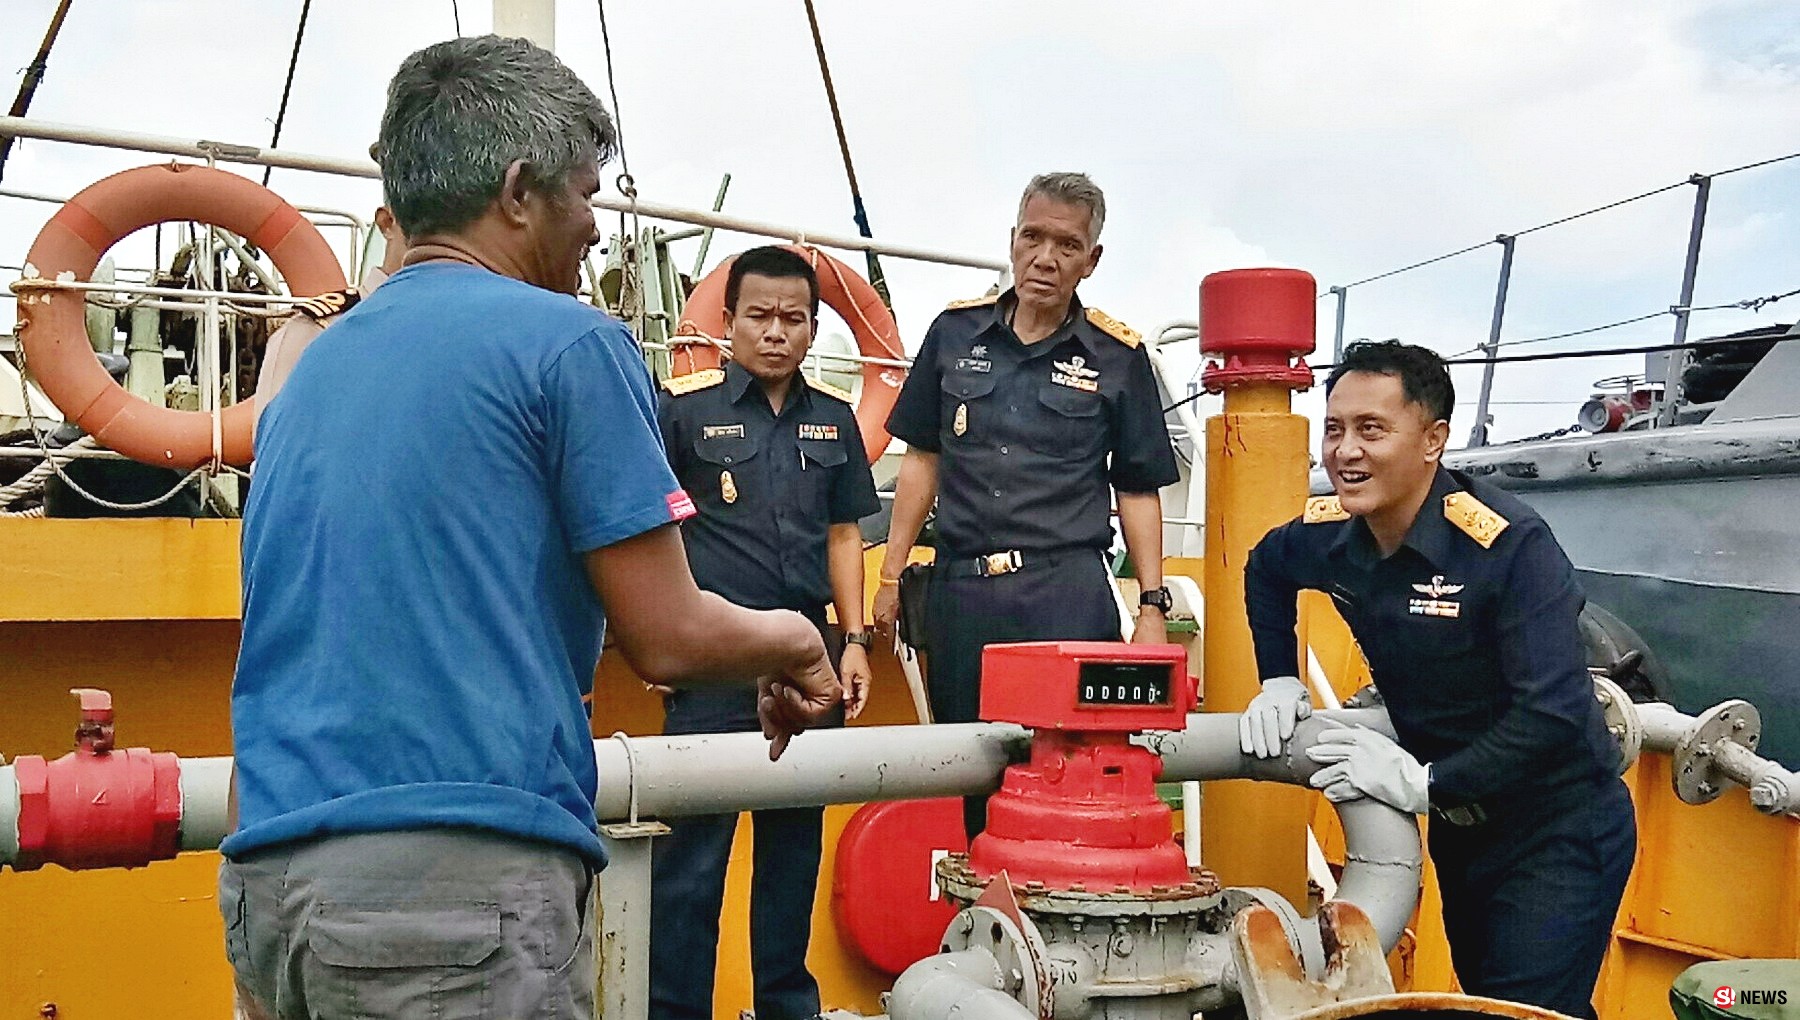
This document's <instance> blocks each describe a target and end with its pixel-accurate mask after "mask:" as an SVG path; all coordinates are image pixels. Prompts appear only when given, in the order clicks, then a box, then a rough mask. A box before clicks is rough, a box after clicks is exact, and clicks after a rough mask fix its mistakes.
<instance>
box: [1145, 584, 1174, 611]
mask: <svg viewBox="0 0 1800 1020" xmlns="http://www.w3.org/2000/svg"><path fill="white" fill-rule="evenodd" d="M1138 605H1140V606H1150V607H1151V608H1153V609H1158V610H1161V611H1162V612H1163V613H1165V614H1167V613H1168V612H1169V611H1170V610H1172V609H1174V608H1175V596H1173V595H1170V594H1169V589H1167V588H1150V589H1148V590H1146V591H1143V592H1141V593H1139V595H1138Z"/></svg>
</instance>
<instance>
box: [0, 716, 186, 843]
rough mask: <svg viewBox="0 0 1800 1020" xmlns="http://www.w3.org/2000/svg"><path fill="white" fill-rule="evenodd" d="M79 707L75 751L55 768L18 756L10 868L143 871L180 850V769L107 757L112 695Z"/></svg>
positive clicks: (156, 761) (161, 756)
mask: <svg viewBox="0 0 1800 1020" xmlns="http://www.w3.org/2000/svg"><path fill="white" fill-rule="evenodd" d="M70 693H72V694H74V695H75V696H76V697H77V698H79V699H80V700H81V723H80V725H79V726H78V727H77V728H76V730H75V743H76V749H75V750H74V751H71V752H70V753H68V754H65V755H63V756H62V757H61V758H58V759H56V760H55V761H45V760H44V758H42V757H41V756H39V755H34V754H33V755H22V756H20V757H19V758H17V759H15V760H14V761H13V775H14V778H16V779H17V781H18V784H19V854H18V859H17V860H16V861H15V862H14V864H13V867H14V868H16V869H17V870H19V871H30V870H33V869H35V868H39V867H42V866H43V865H45V864H60V865H62V866H63V867H65V868H69V869H71V870H74V869H81V868H112V867H125V868H132V867H142V866H143V865H145V864H148V863H150V862H151V861H153V860H163V859H166V858H170V857H174V856H175V854H176V852H177V851H178V850H180V848H181V762H180V759H178V758H177V757H176V756H175V755H173V754H171V753H168V752H152V751H150V750H148V749H147V748H142V747H132V748H127V749H125V750H123V751H115V750H113V708H112V695H111V694H108V693H107V692H106V691H102V690H95V689H93V688H77V689H76V690H74V691H71V692H70Z"/></svg>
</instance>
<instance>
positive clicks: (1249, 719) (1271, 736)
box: [1238, 676, 1312, 758]
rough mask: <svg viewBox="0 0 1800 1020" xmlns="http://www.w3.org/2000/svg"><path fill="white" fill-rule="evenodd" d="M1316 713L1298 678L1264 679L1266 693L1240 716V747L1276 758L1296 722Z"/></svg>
mask: <svg viewBox="0 0 1800 1020" xmlns="http://www.w3.org/2000/svg"><path fill="white" fill-rule="evenodd" d="M1309 715H1312V699H1311V696H1310V695H1308V694H1307V691H1306V685H1305V684H1303V683H1301V682H1300V681H1299V679H1298V678H1296V677H1291V676H1278V677H1273V678H1271V679H1268V680H1264V681H1263V684H1262V693H1261V694H1258V695H1257V696H1256V697H1254V698H1251V699H1250V704H1249V705H1248V706H1246V707H1245V708H1244V714H1243V715H1240V716H1238V747H1239V749H1241V750H1242V751H1243V752H1244V753H1245V754H1254V755H1256V756H1257V757H1258V758H1273V757H1275V756H1276V755H1278V754H1280V753H1281V745H1283V744H1285V743H1287V741H1288V738H1289V737H1291V736H1293V735H1294V724H1295V723H1297V722H1299V721H1300V720H1302V719H1304V718H1306V717H1307V716H1309Z"/></svg>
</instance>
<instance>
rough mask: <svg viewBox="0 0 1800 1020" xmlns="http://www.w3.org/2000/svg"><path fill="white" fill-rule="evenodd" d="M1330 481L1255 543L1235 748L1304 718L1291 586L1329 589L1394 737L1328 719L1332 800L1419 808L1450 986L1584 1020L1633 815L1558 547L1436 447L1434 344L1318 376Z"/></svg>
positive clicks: (1350, 354)
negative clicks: (1243, 703)
mask: <svg viewBox="0 0 1800 1020" xmlns="http://www.w3.org/2000/svg"><path fill="white" fill-rule="evenodd" d="M1325 391H1326V394H1327V398H1326V409H1325V434H1324V443H1323V460H1324V464H1325V470H1326V472H1327V474H1329V475H1330V477H1331V484H1332V487H1333V488H1334V489H1335V490H1336V493H1337V495H1335V496H1330V497H1319V498H1316V499H1313V500H1311V501H1309V502H1308V503H1307V507H1306V513H1305V515H1304V516H1303V517H1301V518H1300V519H1298V520H1295V521H1291V522H1289V523H1287V524H1284V525H1282V526H1281V527H1279V528H1276V529H1275V530H1274V531H1272V532H1270V533H1269V534H1268V535H1267V536H1265V537H1264V538H1263V540H1262V541H1261V542H1259V543H1258V544H1257V546H1256V548H1255V550H1253V551H1252V552H1251V554H1250V559H1249V563H1248V566H1247V567H1246V569H1245V598H1246V602H1247V604H1248V608H1249V614H1250V628H1251V631H1252V633H1253V635H1254V637H1255V644H1256V660H1257V667H1258V669H1259V671H1260V673H1261V675H1262V677H1263V684H1262V692H1261V693H1260V694H1258V695H1257V696H1256V698H1255V699H1254V700H1253V701H1252V702H1251V703H1250V706H1249V708H1248V710H1247V711H1245V713H1244V715H1243V717H1242V720H1241V731H1240V739H1241V743H1242V745H1243V751H1244V753H1246V754H1256V755H1259V756H1261V757H1272V756H1274V755H1276V754H1278V753H1280V751H1281V745H1282V743H1283V742H1284V741H1286V740H1287V739H1288V738H1289V737H1290V736H1292V735H1293V732H1294V723H1295V720H1296V719H1298V718H1302V717H1305V716H1307V715H1309V714H1310V713H1311V706H1310V704H1309V702H1308V698H1307V690H1306V687H1305V686H1304V685H1303V684H1301V683H1300V681H1299V680H1298V679H1297V678H1296V677H1295V675H1294V674H1296V673H1297V671H1298V667H1299V656H1298V650H1297V647H1296V640H1295V632H1294V625H1295V615H1296V607H1295V596H1296V594H1297V593H1298V592H1299V591H1300V590H1301V589H1310V590H1313V591H1321V592H1325V593H1326V594H1328V595H1329V596H1330V597H1331V599H1332V601H1333V602H1334V603H1335V604H1336V606H1337V609H1338V612H1339V613H1340V614H1342V616H1343V617H1344V619H1345V621H1347V622H1348V623H1349V625H1350V629H1351V631H1352V633H1354V634H1355V636H1356V640H1357V643H1358V644H1359V645H1361V646H1362V651H1363V654H1364V656H1365V657H1366V658H1367V659H1368V662H1369V668H1370V670H1371V672H1372V673H1373V675H1374V679H1375V683H1376V685H1377V687H1378V688H1379V690H1380V692H1381V695H1382V698H1383V700H1385V702H1386V703H1387V709H1388V714H1389V715H1390V717H1391V718H1392V720H1393V724H1394V731H1395V732H1396V733H1397V734H1398V735H1399V738H1400V740H1399V743H1398V744H1396V743H1395V742H1394V741H1392V740H1389V739H1388V738H1386V737H1384V736H1382V735H1380V734H1377V733H1374V732H1372V731H1370V730H1366V729H1362V728H1348V727H1346V728H1340V729H1333V730H1328V731H1326V732H1325V734H1324V735H1323V736H1322V737H1321V742H1320V743H1318V744H1316V745H1315V746H1313V747H1312V748H1311V749H1310V750H1309V751H1308V755H1309V756H1310V757H1311V758H1312V759H1313V760H1314V761H1316V762H1320V763H1323V764H1324V765H1325V767H1324V768H1323V769H1320V770H1319V771H1318V772H1317V773H1316V774H1315V775H1314V776H1313V779H1312V784H1313V785H1314V786H1316V787H1319V788H1321V789H1323V790H1324V791H1325V796H1326V797H1328V798H1330V799H1331V800H1333V801H1342V800H1349V799H1352V798H1355V797H1372V798H1374V799H1376V800H1380V801H1383V802H1385V803H1387V804H1389V805H1392V806H1393V807H1396V808H1398V809H1400V810H1402V811H1410V812H1413V813H1415V814H1425V813H1427V812H1429V813H1430V815H1431V825H1430V843H1431V859H1432V862H1433V863H1434V864H1436V866H1437V876H1438V885H1439V887H1440V889H1441V890H1442V892H1443V901H1444V927H1445V930H1446V932H1447V934H1448V935H1449V940H1450V951H1451V957H1452V959H1453V960H1454V962H1455V965H1456V975H1457V978H1458V980H1459V981H1460V982H1461V984H1462V987H1463V990H1464V991H1466V992H1469V993H1471V994H1475V995H1485V996H1490V997H1493V998H1498V999H1508V1000H1512V1001H1515V1002H1523V1003H1529V1004H1532V1005H1536V1006H1542V1007H1546V1008H1549V1009H1554V1010H1557V1011H1559V1012H1562V1013H1566V1014H1568V1015H1570V1016H1575V1017H1590V1018H1591V1017H1593V1016H1594V1008H1593V1004H1592V1001H1591V1000H1592V996H1593V991H1594V983H1595V980H1596V979H1597V977H1598V975H1599V973H1600V963H1601V959H1602V957H1603V956H1604V955H1605V953H1606V948H1607V943H1608V940H1609V938H1610V936H1611V933H1612V926H1613V920H1614V916H1615V915H1616V914H1617V912H1618V909H1619V900H1620V898H1621V897H1622V896H1623V894H1624V890H1625V880H1626V878H1627V877H1628V876H1629V874H1630V872H1631V862H1632V855H1633V853H1634V849H1635V846H1636V840H1637V835H1636V824H1635V822H1634V820H1633V816H1632V807H1631V800H1630V797H1629V795H1628V794H1627V792H1626V789H1625V784H1624V783H1623V782H1622V781H1620V779H1619V778H1618V767H1619V752H1618V748H1617V745H1616V744H1615V743H1614V741H1613V740H1612V738H1611V737H1610V736H1609V735H1608V733H1607V730H1606V725H1605V723H1604V721H1603V720H1602V717H1601V713H1600V707H1599V704H1598V702H1597V701H1596V700H1595V698H1594V689H1593V683H1592V681H1591V680H1590V679H1589V677H1588V673H1587V669H1586V659H1585V656H1584V655H1583V651H1582V645H1581V637H1580V634H1579V632H1578V630H1577V626H1576V618H1577V616H1578V615H1579V614H1580V612H1581V608H1582V605H1583V603H1584V601H1585V600H1584V597H1583V595H1582V593H1581V588H1580V587H1579V585H1578V584H1577V583H1576V580H1575V573H1574V569H1573V568H1572V567H1571V566H1570V564H1569V560H1568V557H1566V556H1564V555H1563V551H1562V549H1561V548H1560V547H1559V546H1558V545H1557V544H1556V539H1555V537H1554V536H1553V535H1551V534H1550V528H1549V526H1548V525H1546V524H1545V523H1544V521H1543V520H1542V519H1541V518H1540V517H1538V515H1537V514H1536V513H1533V512H1532V510H1531V508H1530V507H1528V506H1526V505H1525V504H1524V503H1522V502H1520V501H1519V500H1518V499H1515V498H1514V497H1512V496H1511V495H1509V494H1508V493H1506V492H1505V491H1503V490H1501V489H1497V488H1495V487H1493V486H1491V485H1487V484H1485V483H1483V482H1481V481H1478V480H1476V479H1473V478H1470V477H1469V476H1467V475H1464V474H1462V473H1461V472H1456V471H1449V470H1446V469H1445V468H1444V467H1443V466H1442V465H1441V463H1440V459H1441V458H1442V456H1443V452H1444V444H1445V441H1446V439H1447V438H1448V436H1449V431H1450V425H1449V419H1450V412H1451V409H1452V407H1453V406H1454V400H1455V394H1454V392H1453V391H1452V389H1451V385H1450V374H1449V372H1448V371H1447V370H1446V369H1445V367H1444V363H1443V361H1442V360H1441V359H1439V358H1438V356H1437V355H1436V354H1433V353H1432V352H1431V351H1428V350H1426V349H1424V348H1422V347H1414V346H1409V345H1406V344H1401V343H1398V342H1396V341H1386V342H1383V343H1360V344H1352V345H1351V346H1350V347H1349V348H1348V349H1347V350H1346V351H1345V352H1344V358H1343V361H1342V362H1341V363H1340V364H1339V365H1338V366H1337V367H1336V368H1335V369H1334V370H1333V371H1332V373H1331V377H1330V379H1329V380H1328V381H1327V382H1326V384H1325Z"/></svg>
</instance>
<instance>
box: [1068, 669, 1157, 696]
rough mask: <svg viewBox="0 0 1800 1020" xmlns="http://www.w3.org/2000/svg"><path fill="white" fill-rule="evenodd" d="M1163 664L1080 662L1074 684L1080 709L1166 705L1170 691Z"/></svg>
mask: <svg viewBox="0 0 1800 1020" xmlns="http://www.w3.org/2000/svg"><path fill="white" fill-rule="evenodd" d="M1170 674H1171V670H1170V669H1169V667H1168V665H1167V664H1166V663H1153V662H1129V663H1128V662H1084V663H1082V664H1081V675H1080V678H1079V679H1078V680H1077V681H1076V684H1077V690H1076V692H1075V701H1076V703H1077V704H1081V705H1167V704H1169V698H1170V694H1171V691H1172V689H1173V684H1172V683H1171V681H1170Z"/></svg>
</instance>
